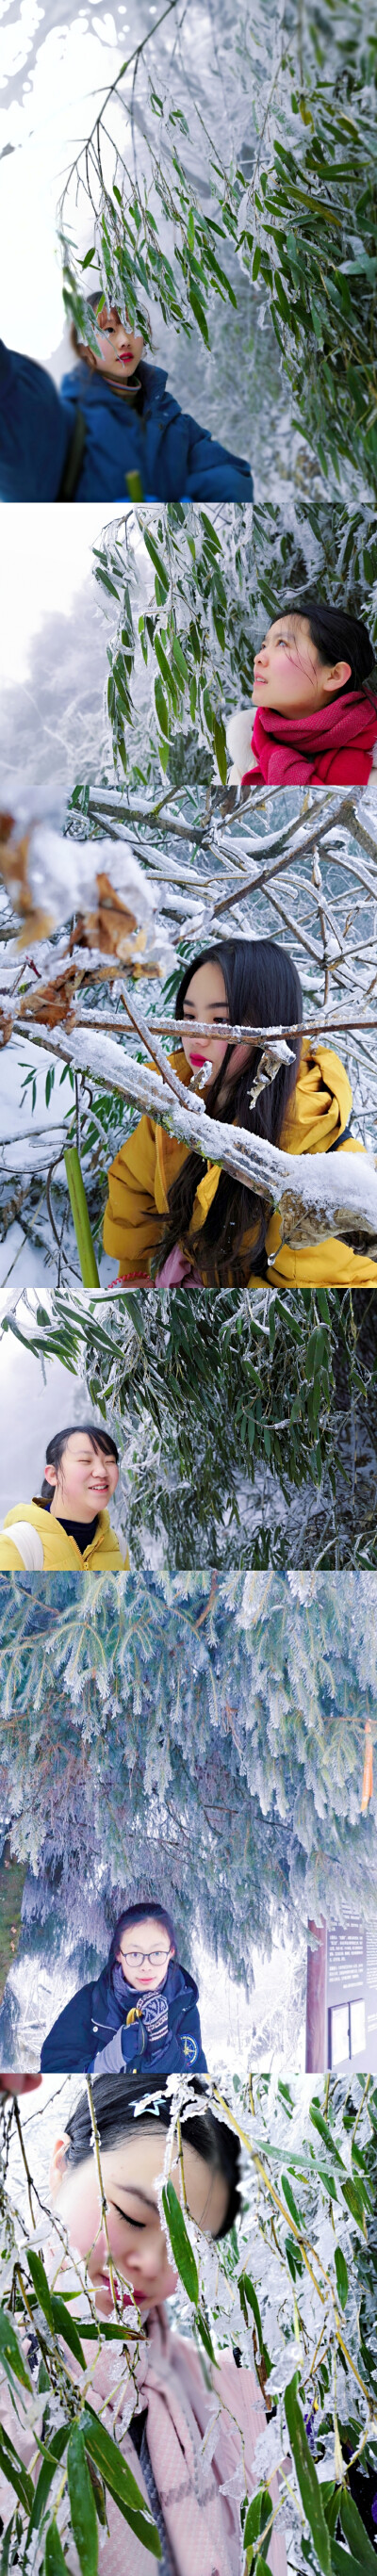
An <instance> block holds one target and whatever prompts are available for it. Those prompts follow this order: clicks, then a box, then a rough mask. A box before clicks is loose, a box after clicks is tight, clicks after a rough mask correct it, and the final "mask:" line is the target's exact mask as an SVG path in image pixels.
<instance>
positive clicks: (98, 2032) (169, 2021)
mask: <svg viewBox="0 0 377 2576" xmlns="http://www.w3.org/2000/svg"><path fill="white" fill-rule="evenodd" d="M141 2065H142V2066H143V2068H145V2076H146V2078H147V2070H148V2071H149V2068H152V2070H153V2072H154V2073H156V2070H160V2069H161V2071H162V2072H164V2073H165V2074H169V2073H172V2072H175V2070H177V2071H178V2070H180V2069H181V2070H182V2071H183V2072H184V2071H186V2073H187V2074H188V2073H189V2072H190V2070H191V2069H192V2068H194V2067H195V2069H196V2070H197V2072H199V2073H201V2074H203V2073H204V2074H205V2073H206V2060H205V2057H204V2055H203V2049H202V2042H201V2030H200V2020H199V2012H198V1988H197V1986H196V1985H195V1980H194V1977H191V1976H190V1975H189V1971H188V1968H182V1967H181V1966H180V1963H179V1960H178V1958H177V1942H176V1935H175V1931H174V1924H173V1923H172V1919H171V1915H170V1914H168V1913H167V1912H166V1909H165V1907H164V1906H163V1905H155V1904H151V1903H148V1904H144V1905H143V1904H140V1905H129V1906H127V1907H126V1909H125V1911H124V1912H123V1913H122V1914H120V1916H119V1919H118V1922H117V1923H116V1925H115V1932H114V1933H113V1938H112V1941H111V1944H110V1950H109V1956H108V1959H107V1962H106V1967H105V1968H103V1969H102V1974H101V1976H99V1977H96V1978H95V1980H94V1981H93V1982H92V1983H91V1984H90V1985H87V1986H81V1987H80V1989H79V1992H78V1994H76V1995H72V1997H71V2001H70V2003H68V2004H66V2005H65V2010H64V2012H62V2013H60V2014H59V2019H58V2021H56V2022H54V2025H53V2029H52V2030H50V2031H49V2033H48V2037H47V2039H45V2040H44V2042H43V2048H42V2051H41V2068H42V2072H43V2074H51V2073H52V2074H54V2073H55V2070H56V2069H57V2070H58V2072H59V2073H61V2072H62V2069H63V2067H64V2068H67V2069H68V2070H72V2071H73V2072H75V2071H76V2070H77V2071H79V2072H83V2071H84V2070H85V2071H86V2072H87V2074H90V2075H91V2074H94V2075H102V2074H105V2073H119V2072H120V2070H121V2069H122V2068H124V2070H128V2071H131V2072H132V2073H133V2074H134V2075H137V2073H138V2069H139V2067H141Z"/></svg>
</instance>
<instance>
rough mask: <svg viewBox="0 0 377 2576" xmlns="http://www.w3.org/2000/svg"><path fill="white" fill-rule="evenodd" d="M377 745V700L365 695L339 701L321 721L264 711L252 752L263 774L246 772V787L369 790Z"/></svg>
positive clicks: (335, 700)
mask: <svg viewBox="0 0 377 2576" xmlns="http://www.w3.org/2000/svg"><path fill="white" fill-rule="evenodd" d="M375 742H377V698H373V699H372V698H366V697H364V696H363V693H362V691H361V690H360V689H351V690H350V692H349V695H348V694H347V695H346V696H345V695H344V694H343V695H342V696H341V697H339V698H333V701H332V705H329V706H327V707H320V708H319V709H318V712H317V714H316V715H311V716H310V715H308V716H281V715H279V714H278V712H277V709H276V708H275V707H258V708H257V713H256V716H255V721H254V725H253V732H252V739H251V749H252V751H254V752H255V753H256V757H257V762H258V767H257V769H246V770H245V772H244V776H243V779H242V786H243V787H246V786H247V785H248V784H249V783H250V785H251V786H258V784H259V785H260V784H261V782H262V779H263V778H264V779H266V781H267V782H268V785H269V786H270V787H271V786H272V787H284V786H290V787H296V786H298V785H299V784H300V783H301V782H303V783H304V784H305V782H306V784H307V783H308V780H310V779H314V780H315V779H316V778H324V779H325V780H326V779H327V780H328V782H329V783H330V785H331V786H333V787H340V786H342V785H344V786H348V787H358V786H366V782H367V779H368V778H369V777H370V772H371V769H372V767H373V761H372V753H373V744H374V743H375Z"/></svg>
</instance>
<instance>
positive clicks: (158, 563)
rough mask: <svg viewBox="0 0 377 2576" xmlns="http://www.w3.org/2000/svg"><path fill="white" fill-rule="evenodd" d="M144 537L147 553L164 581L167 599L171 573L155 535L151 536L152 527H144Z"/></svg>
mask: <svg viewBox="0 0 377 2576" xmlns="http://www.w3.org/2000/svg"><path fill="white" fill-rule="evenodd" d="M143 538H144V545H145V546H146V548H147V554H148V555H150V558H151V563H153V564H154V569H155V572H158V574H159V579H160V581H161V582H162V585H163V590H164V593H165V599H166V596H167V592H168V589H169V575H168V573H167V571H166V564H164V560H163V555H160V554H159V551H158V546H156V543H155V538H154V537H151V532H150V528H144V527H143Z"/></svg>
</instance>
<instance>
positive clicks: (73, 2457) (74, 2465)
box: [67, 2424, 98, 2576]
mask: <svg viewBox="0 0 377 2576" xmlns="http://www.w3.org/2000/svg"><path fill="white" fill-rule="evenodd" d="M67 2476H68V2489H69V2501H70V2507H71V2522H72V2530H73V2536H74V2540H75V2542H76V2549H77V2554H78V2557H79V2560H80V2567H81V2568H82V2576H97V2568H98V2523H97V2515H96V2508H95V2502H94V2495H93V2488H92V2486H91V2482H90V2477H89V2469H88V2468H87V2463H86V2459H85V2444H84V2436H83V2433H82V2432H81V2429H80V2425H79V2424H75V2425H74V2427H73V2432H72V2433H70V2437H69V2443H68V2451H67Z"/></svg>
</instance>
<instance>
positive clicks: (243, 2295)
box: [238, 2272, 272, 2378]
mask: <svg viewBox="0 0 377 2576" xmlns="http://www.w3.org/2000/svg"><path fill="white" fill-rule="evenodd" d="M238 2288H239V2294H240V2300H241V2307H242V2308H243V2314H244V2316H245V2317H246V2321H247V2307H249V2308H251V2309H252V2314H253V2317H255V2324H256V2328H257V2335H258V2343H259V2351H260V2354H261V2359H262V2361H264V2365H265V2370H266V2374H267V2377H268V2378H269V2375H270V2370H272V2361H270V2355H269V2352H267V2345H266V2344H265V2343H264V2342H263V2332H262V2318H261V2312H260V2307H259V2302H258V2299H257V2293H256V2290H255V2289H254V2282H253V2281H251V2280H250V2274H249V2272H241V2274H240V2277H239V2282H238ZM246 2301H247V2307H246V2305H245V2302H246Z"/></svg>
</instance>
